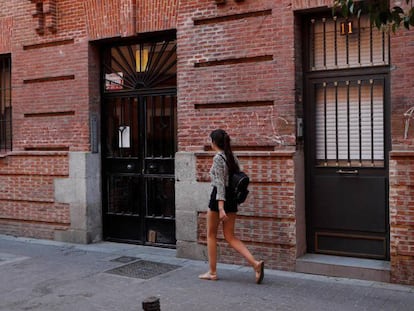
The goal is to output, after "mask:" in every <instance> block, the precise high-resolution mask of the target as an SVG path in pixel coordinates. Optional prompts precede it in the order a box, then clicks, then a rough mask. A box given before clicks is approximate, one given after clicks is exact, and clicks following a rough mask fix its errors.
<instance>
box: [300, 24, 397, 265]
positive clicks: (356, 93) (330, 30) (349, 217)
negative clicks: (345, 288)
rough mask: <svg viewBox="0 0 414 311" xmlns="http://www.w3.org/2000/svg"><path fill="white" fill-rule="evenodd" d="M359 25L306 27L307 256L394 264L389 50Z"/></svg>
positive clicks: (379, 36)
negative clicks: (390, 216)
mask: <svg viewBox="0 0 414 311" xmlns="http://www.w3.org/2000/svg"><path fill="white" fill-rule="evenodd" d="M342 23H344V24H345V25H346V27H347V28H345V29H346V31H345V33H342V34H341V32H342V31H343V29H344V27H343V26H342V25H341V24H342ZM353 23H354V24H352V22H350V21H348V20H343V21H341V20H337V19H333V20H331V21H328V19H326V18H321V19H319V22H318V20H317V19H312V20H310V24H311V26H310V27H308V29H310V31H311V33H310V34H309V38H310V40H309V47H310V53H308V54H307V68H308V70H307V74H306V87H305V92H306V119H305V121H306V122H305V125H306V154H307V156H306V157H307V166H306V167H307V172H306V173H307V191H306V193H307V228H308V234H307V236H308V250H309V251H310V252H316V253H323V254H334V255H347V256H356V257H368V258H378V259H388V258H389V226H388V160H387V155H388V151H389V146H390V140H389V127H388V124H389V108H388V102H389V100H388V98H389V68H388V66H387V65H388V56H387V53H388V49H389V46H388V41H387V40H386V39H385V37H384V34H383V33H374V31H373V29H372V27H370V26H369V22H368V21H367V20H364V21H361V20H357V21H353ZM352 25H358V29H355V28H351V27H352ZM362 25H365V26H364V27H362ZM348 27H349V29H348ZM352 34H355V36H353V37H351V35H352ZM364 38H365V39H366V40H367V41H368V42H365V41H364ZM328 42H329V43H328ZM375 42H376V44H377V45H378V49H380V51H378V50H376V51H375V52H374V47H373V46H374V43H375ZM352 45H354V46H355V47H356V48H355V49H352ZM338 47H341V50H340V51H339V49H338ZM375 64H378V66H376V65H375ZM363 67H366V68H363ZM334 69H335V70H334Z"/></svg>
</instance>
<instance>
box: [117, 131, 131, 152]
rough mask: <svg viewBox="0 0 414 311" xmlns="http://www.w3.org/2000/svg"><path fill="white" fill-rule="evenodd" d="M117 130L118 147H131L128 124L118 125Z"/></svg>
mask: <svg viewBox="0 0 414 311" xmlns="http://www.w3.org/2000/svg"><path fill="white" fill-rule="evenodd" d="M118 132H119V148H130V147H131V143H130V142H131V135H130V127H129V126H120V127H119V129H118Z"/></svg>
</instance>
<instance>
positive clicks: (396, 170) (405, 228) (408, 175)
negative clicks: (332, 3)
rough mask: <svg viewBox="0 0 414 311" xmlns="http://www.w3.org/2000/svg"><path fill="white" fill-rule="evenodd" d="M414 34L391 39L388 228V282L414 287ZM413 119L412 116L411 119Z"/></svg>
mask: <svg viewBox="0 0 414 311" xmlns="http://www.w3.org/2000/svg"><path fill="white" fill-rule="evenodd" d="M413 45H414V32H413V31H412V30H410V31H406V30H400V31H398V32H397V33H396V34H393V35H392V36H391V64H392V72H391V111H392V113H391V120H392V122H391V133H392V149H393V152H392V154H391V161H390V224H391V236H390V244H391V245H390V246H391V279H392V282H396V283H405V284H414V204H413V197H414V178H413V176H414V153H413V146H414V120H413V119H412V118H411V119H410V122H409V126H408V127H407V137H406V138H405V137H404V133H405V130H406V123H405V121H406V120H407V119H406V117H404V113H405V112H406V111H407V110H408V109H409V108H411V107H414V81H413V72H414V63H413V61H412V60H413V58H414V49H413ZM413 117H414V115H413Z"/></svg>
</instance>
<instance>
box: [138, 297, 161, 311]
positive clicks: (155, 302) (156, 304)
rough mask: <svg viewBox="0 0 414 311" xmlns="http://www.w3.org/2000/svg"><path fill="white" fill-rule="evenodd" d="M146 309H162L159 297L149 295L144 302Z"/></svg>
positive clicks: (144, 308) (159, 310) (158, 310)
mask: <svg viewBox="0 0 414 311" xmlns="http://www.w3.org/2000/svg"><path fill="white" fill-rule="evenodd" d="M142 309H143V310H144V311H161V307H160V299H159V298H157V297H148V298H146V299H145V300H144V301H143V302H142Z"/></svg>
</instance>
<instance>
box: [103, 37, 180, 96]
mask: <svg viewBox="0 0 414 311" xmlns="http://www.w3.org/2000/svg"><path fill="white" fill-rule="evenodd" d="M176 52H177V43H176V41H175V40H165V41H162V42H152V43H138V44H133V45H125V46H116V47H113V48H111V49H108V50H107V51H106V53H105V55H104V59H105V61H104V64H103V66H104V77H103V79H104V82H105V83H104V92H106V93H108V92H119V91H137V90H142V89H149V88H155V87H157V88H160V87H176V84H177V81H176V80H177V68H176V67H177V54H176Z"/></svg>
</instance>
